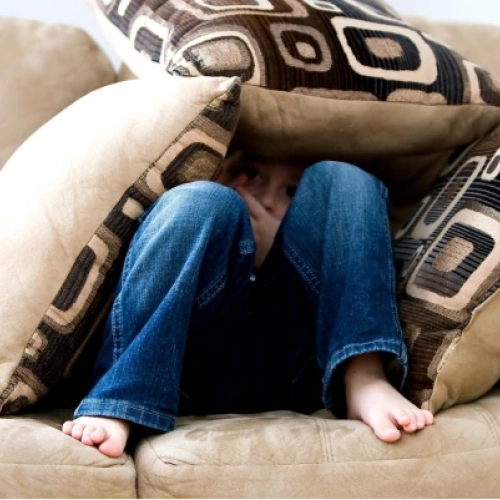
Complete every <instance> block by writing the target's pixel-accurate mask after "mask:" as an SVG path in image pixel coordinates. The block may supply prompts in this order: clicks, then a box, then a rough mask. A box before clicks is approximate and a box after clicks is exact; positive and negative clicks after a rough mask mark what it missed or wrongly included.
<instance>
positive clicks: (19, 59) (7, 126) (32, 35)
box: [0, 17, 115, 169]
mask: <svg viewBox="0 0 500 500" xmlns="http://www.w3.org/2000/svg"><path fill="white" fill-rule="evenodd" d="M0 41H1V43H0V68H2V75H1V78H0V116H1V117H2V120H1V121H0V169H1V168H2V167H3V165H4V164H5V162H6V161H7V160H8V159H9V158H10V156H11V155H12V153H13V152H14V151H15V150H16V149H17V148H18V147H19V146H20V145H21V143H22V142H24V141H25V140H26V139H27V138H28V137H29V136H30V135H31V134H32V133H33V132H34V131H35V130H36V129H37V128H38V127H39V126H40V125H42V124H44V123H45V122H47V121H48V120H50V119H51V118H52V117H53V116H55V115H56V114H57V113H59V111H62V110H63V109H64V108H66V107H67V106H69V105H70V104H71V103H72V102H74V101H76V100H77V99H79V98H80V97H82V96H84V95H85V94H88V93H89V92H91V91H92V90H95V89H97V88H99V87H103V86H104V85H108V84H109V83H112V82H113V81H114V79H115V71H114V69H113V66H112V65H111V62H110V61H109V59H108V57H107V56H106V55H105V54H104V52H103V51H102V50H101V49H100V48H99V47H98V46H97V45H96V43H94V41H93V40H92V39H91V38H90V37H89V35H87V34H86V33H85V32H84V31H82V30H80V29H78V28H75V27H71V26H63V25H48V24H44V23H40V22H36V21H29V20H26V19H14V18H5V17H4V18H0Z"/></svg>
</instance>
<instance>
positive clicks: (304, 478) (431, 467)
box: [134, 392, 500, 498]
mask: <svg viewBox="0 0 500 500" xmlns="http://www.w3.org/2000/svg"><path fill="white" fill-rule="evenodd" d="M499 415H500V393H499V392H494V393H491V394H490V395H488V396H487V397H484V398H482V399H481V400H480V401H478V402H477V403H472V404H470V405H460V406H456V407H454V408H451V409H449V410H446V411H443V412H442V413H440V414H439V415H437V416H436V420H435V423H434V424H433V425H432V426H430V427H428V428H426V429H425V431H423V432H421V433H418V434H414V435H404V436H403V437H402V439H401V441H399V442H398V443H393V444H387V443H382V442H381V441H379V440H378V439H377V438H376V437H375V436H374V434H373V432H372V431H371V430H370V429H369V428H368V426H366V425H365V424H363V423H362V422H357V421H352V420H328V419H326V418H324V416H323V415H318V416H316V415H313V416H307V415H299V414H296V413H289V412H273V413H265V414H259V415H249V416H241V415H222V416H221V415H219V416H217V417H205V418H203V417H200V418H186V419H181V420H180V422H179V425H178V427H177V429H176V430H175V431H173V432H171V433H169V434H165V435H161V436H154V437H150V438H148V439H145V440H144V441H142V442H141V443H140V444H139V446H138V448H137V450H136V453H135V455H134V460H135V463H136V466H137V472H138V493H139V496H140V497H142V498H152V497H154V498H159V497H161V498H180V497H183V498H491V497H496V496H498V487H499V486H498V484H499V483H498V473H497V471H498V467H499V466H500V447H499V446H498V445H499V444H500V443H499V438H498V436H499V431H500V427H499V426H500V418H499Z"/></svg>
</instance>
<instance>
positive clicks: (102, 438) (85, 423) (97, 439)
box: [62, 417, 130, 458]
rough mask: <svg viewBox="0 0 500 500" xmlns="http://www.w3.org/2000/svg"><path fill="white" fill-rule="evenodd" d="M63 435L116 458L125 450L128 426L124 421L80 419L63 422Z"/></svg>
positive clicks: (94, 418)
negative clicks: (95, 447)
mask: <svg viewBox="0 0 500 500" xmlns="http://www.w3.org/2000/svg"><path fill="white" fill-rule="evenodd" d="M62 431H63V432H64V434H67V435H68V436H71V437H73V438H74V439H76V440H78V441H81V442H82V443H83V444H86V445H88V446H97V449H98V450H99V451H100V452H101V453H103V454H104V455H107V456H108V457H113V458H117V457H119V456H120V455H121V454H122V453H123V450H124V449H125V445H126V444H127V439H128V436H129V434H130V424H129V423H128V422H126V421H125V420H119V419H115V418H101V417H80V418H77V419H75V420H69V421H68V422H64V424H63V427H62Z"/></svg>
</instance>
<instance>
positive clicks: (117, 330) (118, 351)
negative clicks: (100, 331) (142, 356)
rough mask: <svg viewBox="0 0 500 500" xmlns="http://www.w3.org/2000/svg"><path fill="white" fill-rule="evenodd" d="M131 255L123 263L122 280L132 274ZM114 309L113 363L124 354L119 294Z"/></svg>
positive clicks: (112, 324)
mask: <svg viewBox="0 0 500 500" xmlns="http://www.w3.org/2000/svg"><path fill="white" fill-rule="evenodd" d="M130 261H131V259H130V255H129V254H128V255H127V258H125V262H124V263H123V270H122V276H121V278H120V279H121V280H125V279H126V277H127V276H128V275H129V274H130V266H131V264H130ZM112 307H113V309H114V310H113V311H112V314H111V321H110V323H111V325H110V326H111V336H112V339H113V364H115V363H117V362H118V359H119V357H120V356H121V355H122V352H123V349H122V341H121V332H122V331H123V323H124V322H123V308H122V305H121V298H120V296H119V295H118V296H117V297H116V298H115V301H114V304H113V306H112Z"/></svg>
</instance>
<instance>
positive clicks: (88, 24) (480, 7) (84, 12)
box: [0, 0, 500, 67]
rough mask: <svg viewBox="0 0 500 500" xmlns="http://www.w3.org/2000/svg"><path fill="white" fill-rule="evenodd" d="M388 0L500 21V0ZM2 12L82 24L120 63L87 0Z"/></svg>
mask: <svg viewBox="0 0 500 500" xmlns="http://www.w3.org/2000/svg"><path fill="white" fill-rule="evenodd" d="M386 1H387V2H388V3H389V4H391V5H392V6H393V7H394V8H395V9H396V10H397V11H399V12H400V13H401V14H403V15H405V14H406V15H417V16H425V17H429V18H431V19H439V20H451V21H472V22H484V23H495V24H499V25H500V1H499V0H474V2H471V1H470V0H386ZM0 15H1V16H15V17H24V18H27V19H38V20H40V21H45V22H50V23H65V24H73V25H76V26H80V27H82V28H84V29H85V30H86V31H88V32H89V33H90V34H91V35H92V36H93V38H94V39H95V40H96V42H97V43H99V44H100V45H101V46H102V47H103V49H104V50H105V51H106V52H107V53H108V54H109V56H110V58H111V59H112V61H113V63H114V65H115V66H116V67H118V65H119V64H120V61H119V58H118V56H117V55H116V54H115V53H114V50H113V49H112V47H111V46H110V44H109V43H108V42H107V40H106V39H105V37H104V36H103V34H102V33H101V30H100V27H99V24H98V22H97V20H96V19H95V17H94V15H93V14H92V12H91V10H90V8H89V7H88V6H87V3H86V1H85V0H14V1H7V0H0Z"/></svg>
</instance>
